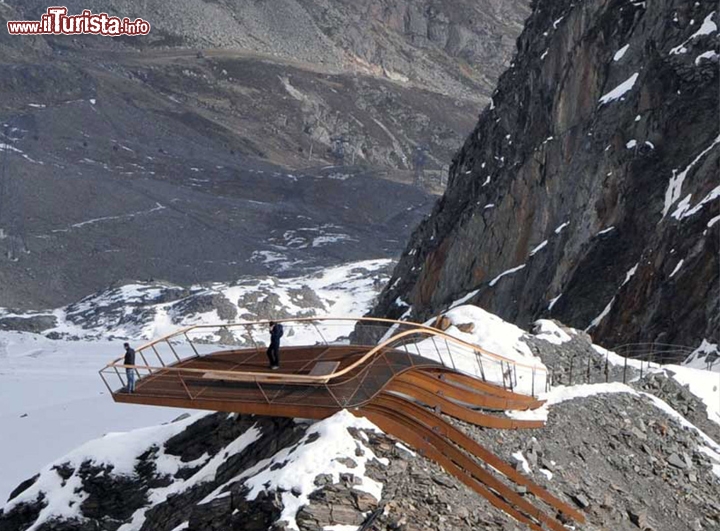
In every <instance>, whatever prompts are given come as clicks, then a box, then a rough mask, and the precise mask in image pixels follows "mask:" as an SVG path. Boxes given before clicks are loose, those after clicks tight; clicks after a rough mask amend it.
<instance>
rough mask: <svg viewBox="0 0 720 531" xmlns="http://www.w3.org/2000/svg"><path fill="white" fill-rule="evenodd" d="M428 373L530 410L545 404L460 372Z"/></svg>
mask: <svg viewBox="0 0 720 531" xmlns="http://www.w3.org/2000/svg"><path fill="white" fill-rule="evenodd" d="M428 373H429V374H433V375H434V376H435V377H436V378H438V379H440V380H445V381H446V382H449V383H452V384H454V385H458V386H460V387H467V388H468V389H474V390H476V391H481V392H484V393H488V394H491V395H493V396H498V397H501V398H507V399H509V400H514V401H517V402H519V403H523V402H524V403H526V404H528V407H529V409H535V408H537V407H540V406H541V405H542V404H543V402H542V401H539V400H537V399H536V398H535V397H532V396H526V395H521V394H519V393H515V392H513V391H508V390H507V389H503V388H502V387H498V386H497V385H493V384H491V383H488V382H483V381H480V380H478V379H477V378H473V377H472V376H467V375H465V374H462V373H459V372H450V371H446V370H443V369H442V368H438V369H436V370H430V371H428Z"/></svg>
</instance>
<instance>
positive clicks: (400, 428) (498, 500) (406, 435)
mask: <svg viewBox="0 0 720 531" xmlns="http://www.w3.org/2000/svg"><path fill="white" fill-rule="evenodd" d="M358 413H359V414H361V415H362V416H364V417H366V418H368V419H369V420H370V421H371V422H372V423H373V424H375V425H376V426H378V427H379V428H380V429H382V430H383V431H385V432H386V433H390V434H392V435H394V436H395V437H397V438H398V439H400V440H402V441H403V442H405V443H406V444H408V445H409V446H411V447H412V448H414V449H415V450H417V451H418V452H419V453H420V454H421V455H423V456H425V457H426V458H428V459H432V460H433V461H435V462H436V463H438V464H439V465H440V466H442V467H443V468H444V469H445V470H446V471H447V472H448V473H450V474H452V475H453V476H455V477H457V478H458V479H459V480H460V481H462V482H463V483H464V484H465V485H467V486H468V487H470V488H471V489H473V490H474V491H475V492H477V493H478V494H480V495H481V496H482V497H484V498H485V499H487V500H488V501H489V502H490V503H491V504H492V505H494V506H495V507H497V508H498V509H500V510H502V511H505V512H506V513H507V514H509V515H510V516H512V517H513V518H515V519H516V520H517V521H518V522H521V523H524V524H526V525H528V526H529V527H530V528H531V529H533V530H538V531H542V528H541V527H540V526H538V525H537V524H536V523H534V522H532V521H531V520H530V519H529V518H528V517H527V516H525V515H523V514H522V513H521V512H520V511H518V510H517V509H515V508H514V507H513V506H512V505H511V504H510V503H508V502H507V501H505V500H504V499H503V497H502V496H499V495H496V494H495V493H493V492H492V491H491V490H489V489H488V488H487V487H486V486H485V485H484V484H483V483H482V482H479V481H478V480H476V479H474V478H473V477H472V475H471V474H469V473H468V472H466V471H465V470H464V469H463V468H461V467H460V466H459V465H457V464H455V463H454V462H453V461H452V460H451V459H449V458H448V457H447V456H446V455H445V454H443V452H442V451H440V450H439V449H438V447H443V444H441V443H442V441H439V442H438V441H437V439H438V438H437V437H435V436H434V434H432V432H430V433H429V434H427V432H426V431H425V430H422V429H421V427H416V426H412V425H408V423H407V422H403V421H401V420H398V419H397V417H396V416H395V415H393V414H392V412H388V411H385V410H384V409H383V408H378V407H375V406H367V407H366V408H363V409H362V410H360V411H359V412H358ZM403 420H404V419H403ZM421 432H424V433H425V435H426V436H423V434H422V433H421ZM431 440H434V441H435V442H436V444H435V445H434V444H432V443H431V442H430V441H431Z"/></svg>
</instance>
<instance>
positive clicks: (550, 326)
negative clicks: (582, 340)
mask: <svg viewBox="0 0 720 531" xmlns="http://www.w3.org/2000/svg"><path fill="white" fill-rule="evenodd" d="M534 331H535V337H537V338H538V339H542V340H543V341H547V342H549V343H552V344H553V345H562V344H563V343H567V342H568V341H570V340H571V339H572V338H571V337H570V335H569V334H568V333H567V332H565V330H563V329H562V328H560V327H559V326H558V325H557V324H555V322H554V321H550V320H549V319H538V320H537V321H535V323H534Z"/></svg>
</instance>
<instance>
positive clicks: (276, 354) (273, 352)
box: [267, 321, 284, 370]
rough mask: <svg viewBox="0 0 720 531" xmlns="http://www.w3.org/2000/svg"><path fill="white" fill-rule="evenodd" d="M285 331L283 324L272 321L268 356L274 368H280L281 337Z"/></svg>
mask: <svg viewBox="0 0 720 531" xmlns="http://www.w3.org/2000/svg"><path fill="white" fill-rule="evenodd" d="M283 332H284V331H283V325H281V324H280V323H276V322H273V321H271V322H270V346H269V347H268V349H267V357H268V360H269V361H270V368H271V369H272V370H277V369H279V368H280V338H281V337H282V336H283Z"/></svg>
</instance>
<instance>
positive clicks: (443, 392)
mask: <svg viewBox="0 0 720 531" xmlns="http://www.w3.org/2000/svg"><path fill="white" fill-rule="evenodd" d="M440 374H443V371H441V370H439V369H438V370H432V371H408V372H405V373H403V374H401V375H400V376H398V377H397V380H401V381H404V382H408V383H410V384H412V385H415V386H417V387H421V388H422V389H425V390H427V391H429V392H431V393H435V394H437V395H439V396H444V397H445V398H449V399H451V400H456V401H459V402H462V403H464V404H467V405H470V406H475V407H480V408H483V409H490V410H496V411H508V410H511V411H526V410H528V409H535V408H537V407H539V406H540V405H542V402H540V401H538V400H534V399H533V400H527V397H525V396H523V397H522V399H515V398H502V397H499V396H496V395H492V394H489V393H487V392H486V391H483V390H480V388H479V387H478V388H476V389H471V388H469V387H467V386H459V385H455V384H454V382H452V381H450V380H448V379H445V380H440V379H439V378H438V375H440Z"/></svg>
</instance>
